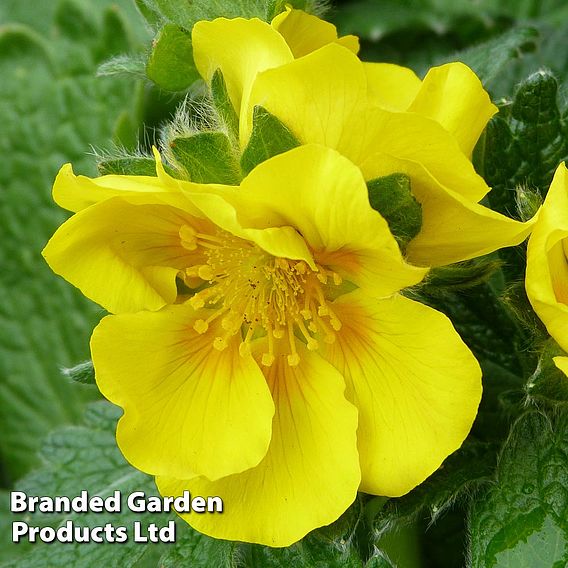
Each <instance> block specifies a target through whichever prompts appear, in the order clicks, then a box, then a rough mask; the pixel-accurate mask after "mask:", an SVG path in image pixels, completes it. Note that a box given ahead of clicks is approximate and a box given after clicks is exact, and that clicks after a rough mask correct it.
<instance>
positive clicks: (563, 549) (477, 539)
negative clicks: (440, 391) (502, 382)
mask: <svg viewBox="0 0 568 568" xmlns="http://www.w3.org/2000/svg"><path fill="white" fill-rule="evenodd" d="M567 419H568V417H567V415H566V414H565V413H564V414H561V415H560V416H559V417H558V418H557V419H555V420H554V421H550V420H549V419H548V418H547V417H545V416H543V415H541V414H539V413H536V412H530V413H528V414H526V415H524V416H523V417H522V418H520V419H519V420H518V421H517V423H516V424H515V426H514V427H513V429H512V432H511V434H510V437H509V439H508V441H507V443H506V445H505V447H504V449H503V453H502V455H501V459H500V460H499V466H498V470H497V476H496V479H495V483H494V485H493V486H491V488H490V489H489V490H488V491H487V493H486V494H485V495H483V496H479V497H478V499H476V501H475V503H474V504H473V506H472V509H471V513H470V519H469V529H470V535H471V539H470V559H471V564H470V565H471V567H472V568H506V567H511V568H512V567H515V568H541V567H542V568H551V567H552V568H562V567H563V566H566V564H567V563H568V499H567V493H566V487H567V486H568V420H567Z"/></svg>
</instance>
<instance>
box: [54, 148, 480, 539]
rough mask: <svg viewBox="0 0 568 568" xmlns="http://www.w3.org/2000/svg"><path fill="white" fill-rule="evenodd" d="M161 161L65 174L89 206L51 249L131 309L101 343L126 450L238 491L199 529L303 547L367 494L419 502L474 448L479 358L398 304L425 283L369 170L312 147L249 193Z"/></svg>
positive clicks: (108, 327) (174, 490)
mask: <svg viewBox="0 0 568 568" xmlns="http://www.w3.org/2000/svg"><path fill="white" fill-rule="evenodd" d="M157 169H158V177H157V178H152V177H136V176H103V177H100V178H97V179H92V180H91V179H88V178H84V177H81V176H79V177H76V176H74V174H73V172H72V171H71V169H70V168H69V167H64V168H63V169H62V171H61V173H60V175H59V176H58V178H57V180H56V183H55V186H54V197H55V199H56V201H57V202H58V203H59V204H60V205H62V206H63V207H66V208H68V209H71V210H73V211H76V213H75V215H73V216H72V217H71V219H69V220H68V221H67V222H66V223H65V224H63V225H62V226H61V227H60V228H59V229H58V231H57V232H56V233H55V235H54V236H53V237H52V239H51V240H50V242H49V243H48V245H47V246H46V248H45V250H44V256H45V258H46V259H47V261H48V263H49V264H50V266H51V267H52V268H53V270H54V271H55V272H57V273H59V274H61V275H63V276H64V277H65V278H66V279H68V280H69V281H70V282H71V283H73V284H74V285H76V286H78V287H79V288H80V289H81V290H82V291H83V293H84V294H85V295H87V296H88V297H90V298H93V299H94V300H96V301H97V302H99V303H100V304H101V305H103V306H104V307H106V308H107V309H109V310H111V311H114V312H118V313H116V314H115V315H110V316H107V317H106V318H104V319H103V320H102V322H101V323H100V324H99V326H98V327H97V328H96V329H95V331H94V333H93V338H92V341H91V351H92V356H93V361H94V365H95V370H96V377H97V384H98V386H99V388H100V390H101V392H102V393H103V394H104V395H105V396H106V397H107V398H108V399H109V400H111V401H112V402H114V403H116V404H118V405H119V406H121V407H122V408H123V409H124V415H123V417H122V418H121V420H120V422H119V425H118V429H117V440H118V444H119V446H120V448H121V450H122V452H123V453H124V455H125V456H126V458H127V459H128V460H129V461H130V462H131V463H132V464H133V465H134V466H136V467H137V468H139V469H141V470H143V471H145V472H148V473H150V474H152V475H155V476H157V484H158V487H159V490H160V492H161V493H162V494H164V495H177V494H180V493H181V492H182V491H183V490H189V491H191V493H192V494H193V495H204V496H212V495H218V496H221V497H222V498H223V500H224V512H223V514H222V515H206V514H204V515H197V514H194V513H191V514H185V515H183V517H184V518H185V520H186V521H187V522H188V523H189V524H190V525H192V526H193V527H195V528H196V529H198V530H200V531H202V532H204V533H206V534H209V535H212V536H215V537H219V538H226V539H233V540H243V541H249V542H258V543H263V544H267V545H271V546H286V545H289V544H291V543H293V542H295V541H297V540H299V539H300V538H302V537H303V536H304V535H305V534H307V533H308V532H309V531H311V530H312V529H314V528H316V527H319V526H322V525H326V524H329V523H331V522H332V521H334V520H335V519H337V518H338V517H339V516H340V515H341V514H342V513H343V512H344V511H345V509H346V508H347V507H348V506H349V505H350V504H351V503H352V502H353V500H354V499H355V496H356V492H357V490H359V489H361V490H363V491H366V492H368V493H374V494H380V495H391V496H397V495H402V494H404V493H406V492H408V491H409V490H411V489H412V488H413V487H415V486H416V485H417V484H419V483H420V482H421V481H423V480H424V479H425V478H426V477H427V476H429V475H430V474H431V473H432V472H433V471H435V470H436V469H437V468H438V467H439V465H440V464H441V462H442V461H443V460H444V459H445V457H446V456H448V455H449V454H450V453H451V452H453V451H454V450H456V449H457V448H458V447H459V446H460V445H461V443H462V442H463V440H464V439H465V437H466V436H467V434H468V432H469V430H470V427H471V424H472V422H473V420H474V418H475V415H476V411H477V407H478V404H479V400H480V397H481V371H480V368H479V365H478V364H477V362H476V360H475V358H474V357H473V355H472V354H471V352H470V351H469V349H468V348H467V347H466V346H465V345H464V343H463V342H462V341H461V339H460V338H459V336H458V334H457V333H456V332H455V330H454V328H453V327H452V325H451V323H450V321H449V320H448V319H447V318H446V317H445V316H444V315H443V314H441V313H439V312H437V311H435V310H433V309H432V308H429V307H427V306H424V305H422V304H419V303H417V302H415V301H412V300H409V299H407V298H405V297H403V296H401V295H399V294H397V291H399V290H400V289H402V288H404V287H407V286H412V285H414V284H416V283H417V282H419V281H420V280H421V279H422V278H423V277H424V274H425V272H426V271H425V269H421V268H416V267H413V266H410V265H408V264H406V262H405V261H404V260H403V258H402V257H401V253H400V251H399V248H398V246H397V243H396V241H395V240H394V238H393V236H392V235H391V233H390V231H389V230H388V226H387V224H386V222H385V220H384V219H383V218H382V217H381V216H380V215H379V214H378V213H377V212H375V211H374V210H373V209H372V208H371V207H370V205H369V201H368V196H367V188H366V185H365V181H364V179H363V177H362V175H361V172H360V170H359V169H358V168H357V167H355V166H354V165H353V164H352V163H351V162H350V161H349V160H347V159H346V158H345V157H343V156H341V155H340V154H339V153H337V152H336V151H334V150H331V149H329V148H326V147H323V146H317V145H304V146H300V147H298V148H296V149H294V150H291V151H290V152H287V153H284V154H281V155H279V156H276V157H274V158H271V159H270V160H267V161H265V162H263V163H262V164H260V165H259V166H258V167H257V168H255V169H254V170H253V171H252V172H251V173H250V174H249V175H248V176H247V177H246V178H245V179H244V180H243V181H242V183H241V185H240V187H231V186H222V185H201V184H194V183H190V182H183V181H179V180H175V179H173V178H170V177H169V176H167V175H166V173H165V172H164V170H163V168H162V166H161V163H160V162H159V160H158V162H157ZM176 281H177V284H178V286H179V290H178V289H176ZM180 281H181V282H180ZM127 312H136V313H127Z"/></svg>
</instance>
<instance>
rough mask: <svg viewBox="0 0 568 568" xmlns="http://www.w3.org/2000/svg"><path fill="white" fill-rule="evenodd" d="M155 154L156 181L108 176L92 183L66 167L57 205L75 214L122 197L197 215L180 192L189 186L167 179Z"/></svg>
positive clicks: (60, 179) (57, 187) (57, 184)
mask: <svg viewBox="0 0 568 568" xmlns="http://www.w3.org/2000/svg"><path fill="white" fill-rule="evenodd" d="M152 150H153V153H154V158H155V159H156V176H155V177H154V176H125V175H106V176H99V177H97V178H92V179H91V178H88V177H85V176H76V175H75V174H74V173H73V168H72V166H71V164H65V165H64V166H62V168H61V170H60V171H59V173H58V174H57V177H56V179H55V183H54V185H53V199H54V201H55V202H56V203H57V204H58V205H59V206H60V207H63V208H64V209H67V210H69V211H73V212H75V211H81V210H82V209H85V208H86V207H89V206H90V205H93V204H95V203H99V202H100V201H104V200H105V199H110V198H111V197H122V198H123V199H125V200H131V201H132V202H135V203H138V204H142V203H166V204H169V205H173V206H174V207H179V208H181V209H185V210H187V211H188V212H190V213H191V214H192V215H195V214H196V213H197V211H196V210H195V209H192V208H191V204H190V203H189V202H188V201H187V200H186V199H185V198H184V197H183V196H182V195H181V192H180V187H181V186H182V185H183V184H184V183H187V182H183V181H180V180H177V179H174V178H173V177H171V176H170V175H168V174H167V173H166V171H165V169H164V166H163V164H162V159H161V157H160V153H159V152H158V150H157V149H156V148H155V147H154V148H152Z"/></svg>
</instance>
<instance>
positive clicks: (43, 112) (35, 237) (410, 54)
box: [0, 0, 568, 566]
mask: <svg viewBox="0 0 568 568" xmlns="http://www.w3.org/2000/svg"><path fill="white" fill-rule="evenodd" d="M327 17H328V19H331V21H333V22H334V23H336V24H337V26H338V27H339V29H340V32H341V33H342V34H346V33H354V34H356V35H359V36H360V37H361V39H362V51H361V56H362V58H363V59H366V60H374V61H388V62H395V63H400V64H404V65H408V66H410V67H412V68H413V69H415V70H416V71H417V72H418V73H419V74H421V75H423V74H424V72H425V70H426V69H427V68H428V67H429V66H431V65H433V64H436V63H439V62H444V61H448V60H451V59H453V58H454V57H455V54H456V53H457V52H460V51H463V50H467V49H469V48H471V47H472V46H475V45H477V44H479V43H480V42H484V41H490V40H492V39H493V38H497V37H498V36H500V35H501V34H503V33H506V32H508V31H509V30H512V29H516V28H519V27H522V26H531V27H534V28H535V29H536V30H537V31H538V34H539V36H538V39H532V40H530V41H527V42H526V44H525V45H515V47H514V49H515V50H517V51H519V54H520V52H523V57H522V58H518V59H515V60H514V61H513V62H512V63H511V64H509V65H507V67H506V68H503V69H500V70H499V72H498V73H497V74H495V75H494V76H493V77H492V78H491V80H490V81H488V83H487V85H486V86H487V88H488V89H489V90H490V92H491V94H492V95H493V97H494V98H495V99H497V98H499V97H507V96H511V95H512V94H513V91H514V88H515V85H516V84H517V83H518V82H519V81H520V80H521V79H522V78H524V77H525V76H527V75H528V74H529V73H530V72H533V71H536V70H538V69H540V68H541V67H548V68H550V69H551V70H552V71H553V72H554V73H555V74H556V75H557V77H559V78H560V79H565V78H566V76H567V74H568V41H567V40H566V38H567V37H568V4H567V3H566V1H565V0H544V1H537V0H508V1H502V2H498V1H490V0H476V1H473V0H470V1H467V0H407V1H394V0H374V1H373V0H359V1H343V2H340V1H337V2H335V3H334V4H333V5H332V6H331V7H330V9H329V11H328V13H327ZM151 38H152V34H151V31H150V30H149V29H148V28H147V27H146V25H145V22H144V20H143V18H142V17H141V16H140V14H139V13H138V11H137V9H136V7H135V5H134V1H133V0H50V1H49V2H37V1H35V0H0V150H1V154H2V163H1V165H0V211H1V214H0V219H1V223H0V238H1V241H0V266H1V271H0V298H1V300H0V487H1V489H0V490H1V491H2V492H3V493H4V494H7V492H8V490H9V489H10V488H11V487H13V485H14V483H15V481H16V480H17V479H18V478H20V477H21V476H22V475H24V474H26V473H27V472H29V471H30V470H31V469H32V468H33V467H34V465H36V464H37V463H38V457H37V451H38V448H39V446H40V443H41V440H42V438H43V437H44V436H45V434H46V433H47V432H49V431H50V430H52V429H53V428H54V427H56V426H58V425H61V424H68V423H75V422H77V421H79V419H80V417H81V415H82V411H83V407H84V403H85V402H87V401H89V400H93V399H95V398H97V397H98V394H97V393H96V391H95V390H94V388H92V387H85V386H81V385H78V384H72V383H71V382H70V381H69V380H67V379H65V378H64V377H63V376H62V374H61V373H60V369H61V368H62V367H67V366H72V365H74V364H76V363H78V362H80V361H82V360H85V359H87V358H88V354H89V353H88V341H89V336H90V332H91V330H92V328H93V327H94V325H95V324H96V322H97V321H98V320H99V319H100V317H101V315H102V311H101V309H100V308H98V307H97V306H95V305H93V304H92V303H90V302H88V301H87V300H85V299H84V298H83V297H82V296H81V295H80V294H79V293H78V292H77V291H76V290H74V289H73V288H72V287H71V286H70V285H69V284H67V283H66V282H64V281H63V280H61V279H60V278H58V277H56V276H54V275H53V274H52V273H51V272H50V270H49V269H48V267H47V266H46V264H45V263H44V262H43V260H42V258H41V254H40V252H41V249H42V248H43V246H44V244H45V243H46V241H47V240H48V238H49V237H50V235H51V234H52V233H53V232H54V230H55V229H56V227H57V226H58V225H59V224H60V223H61V222H62V220H63V219H64V218H65V217H66V214H65V212H63V211H61V210H59V209H58V208H57V206H55V205H54V204H53V202H52V200H51V195H50V189H51V184H52V182H53V179H54V177H55V175H56V173H57V171H58V169H59V168H60V166H61V165H62V164H64V163H65V162H72V163H73V166H74V168H75V171H76V172H78V173H84V174H89V175H95V174H96V165H95V158H94V155H93V149H96V150H97V151H100V150H101V149H105V148H106V149H109V148H111V147H112V146H113V144H119V145H123V146H126V147H128V148H131V149H133V148H136V146H137V145H138V144H140V145H141V146H142V147H148V144H149V142H150V141H151V140H154V139H155V137H156V128H157V127H159V124H160V122H162V121H163V120H166V119H168V118H170V117H171V113H172V112H173V109H174V108H175V106H176V104H177V102H179V101H180V100H181V98H182V95H181V94H179V93H178V94H173V93H168V92H163V91H160V90H159V89H158V88H157V87H155V86H153V85H152V84H150V83H149V82H147V81H145V80H144V79H142V78H140V77H137V76H136V75H131V76H126V77H123V76H121V77H118V76H113V77H108V76H106V77H97V76H96V71H97V68H98V67H99V66H100V65H101V64H102V63H103V62H104V61H106V60H108V59H109V58H111V57H113V56H116V55H119V54H122V53H141V54H143V53H144V52H145V50H147V49H148V46H149V44H150V41H151ZM562 89H563V90H562V93H561V95H562V97H564V98H565V96H566V90H565V87H563V88H562ZM5 504H6V499H2V507H5ZM453 515H454V513H452V512H450V513H449V514H448V515H447V516H446V517H445V519H444V521H443V522H440V523H439V524H438V525H437V526H436V528H435V529H433V530H432V531H431V532H430V533H429V534H430V535H431V537H430V538H429V544H428V549H427V550H426V552H425V554H426V561H427V563H428V565H431V566H437V565H439V560H440V558H441V557H442V556H445V557H446V560H447V556H448V555H451V554H459V555H460V556H459V558H461V554H462V552H461V550H462V549H463V544H464V543H463V541H464V539H465V538H466V537H465V532H464V527H463V516H462V515H461V514H459V513H458V514H456V515H455V518H454V516H453ZM452 539H458V540H457V546H456V547H455V548H456V551H457V552H453V550H452V547H447V546H445V545H444V543H447V542H448V541H449V540H452ZM409 553H410V554H412V551H409ZM459 558H458V557H456V562H457V561H458V560H459ZM0 561H2V552H1V551H0ZM402 565H404V564H402Z"/></svg>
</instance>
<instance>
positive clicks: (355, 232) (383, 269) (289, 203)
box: [236, 145, 426, 296]
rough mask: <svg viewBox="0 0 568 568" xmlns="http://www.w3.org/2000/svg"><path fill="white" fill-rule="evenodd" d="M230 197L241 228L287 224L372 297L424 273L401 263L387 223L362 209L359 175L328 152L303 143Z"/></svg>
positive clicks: (363, 194)
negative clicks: (233, 198) (371, 294)
mask: <svg viewBox="0 0 568 568" xmlns="http://www.w3.org/2000/svg"><path fill="white" fill-rule="evenodd" d="M236 197H237V198H238V199H239V200H240V201H241V203H240V205H239V206H238V207H237V209H238V210H239V211H243V213H242V214H241V216H240V217H241V220H242V221H243V222H244V223H247V224H251V225H252V226H255V227H260V226H262V227H266V226H278V225H290V226H292V227H294V228H295V229H297V230H298V231H299V233H300V234H301V235H303V237H304V238H305V239H306V241H307V242H308V243H309V244H310V247H311V249H312V250H314V251H315V253H316V256H317V257H318V258H319V259H320V260H322V261H323V262H324V263H325V264H328V265H331V266H333V268H334V269H337V271H338V272H339V273H340V274H342V276H344V277H345V278H347V279H348V280H350V281H352V282H354V283H356V284H357V285H359V286H362V287H366V288H368V289H370V290H372V292H373V293H374V294H376V295H378V296H386V295H389V294H392V293H393V292H395V291H398V290H400V289H401V288H404V287H407V286H412V285H414V284H416V283H417V282H419V281H420V280H422V278H423V277H424V276H425V274H426V272H425V270H423V269H418V268H416V267H413V266H410V265H408V264H406V263H405V262H404V260H403V258H402V256H401V254H400V249H399V247H398V245H397V243H396V241H395V239H394V237H393V236H392V234H391V233H390V231H389V228H388V225H387V223H386V221H385V220H384V219H383V218H382V217H381V215H380V214H379V213H377V212H376V211H374V210H373V209H372V208H371V206H370V204H369V198H368V192H367V186H366V184H365V181H364V179H363V177H362V175H361V172H360V171H359V169H358V168H357V167H355V166H354V165H353V164H352V163H351V162H350V161H349V160H347V159H346V158H344V157H343V156H341V155H340V154H338V153H337V152H336V151H334V150H331V149H329V148H325V147H324V146H316V145H305V146H300V147H298V148H295V149H293V150H291V151H289V152H286V153H284V154H280V155H278V156H275V157H273V158H271V159H270V160H267V161H265V162H263V163H262V164H260V165H259V166H258V167H256V168H255V169H254V170H253V171H252V172H251V173H250V174H249V175H248V176H247V178H245V179H244V180H243V182H242V184H241V188H240V190H239V192H238V193H237V194H236Z"/></svg>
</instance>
